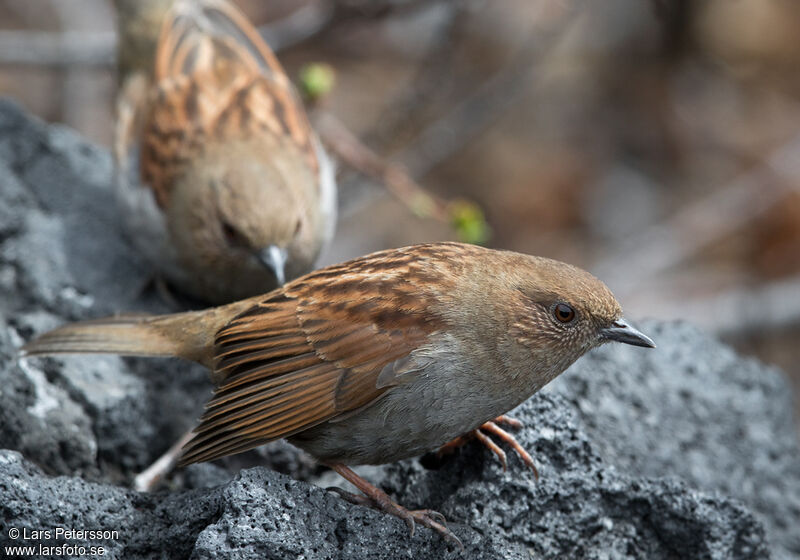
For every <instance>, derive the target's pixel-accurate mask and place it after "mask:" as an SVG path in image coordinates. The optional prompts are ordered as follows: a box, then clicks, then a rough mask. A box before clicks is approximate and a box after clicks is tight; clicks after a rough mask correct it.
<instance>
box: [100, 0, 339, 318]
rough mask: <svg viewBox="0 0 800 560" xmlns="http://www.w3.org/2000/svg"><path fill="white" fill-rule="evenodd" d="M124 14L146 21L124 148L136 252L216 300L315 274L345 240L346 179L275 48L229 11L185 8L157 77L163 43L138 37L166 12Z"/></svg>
mask: <svg viewBox="0 0 800 560" xmlns="http://www.w3.org/2000/svg"><path fill="white" fill-rule="evenodd" d="M118 6H121V7H122V8H124V9H125V10H124V11H123V12H122V13H121V17H126V16H128V17H130V16H132V17H131V21H130V22H129V23H127V24H126V25H123V26H122V27H123V30H124V29H129V30H130V33H127V34H126V33H122V37H123V47H122V48H121V50H120V72H121V76H120V78H121V92H120V96H119V100H118V120H117V127H116V131H115V150H114V151H115V156H116V161H117V172H118V173H117V175H118V182H119V189H118V190H119V192H120V201H121V208H122V212H123V217H124V221H125V223H126V225H127V227H128V229H129V231H130V232H131V238H132V239H133V241H134V242H135V244H136V245H137V246H138V247H139V248H140V250H141V251H142V252H143V253H144V254H145V255H147V256H148V257H149V259H150V260H151V261H152V262H153V263H155V265H156V266H157V268H158V269H159V270H160V271H161V272H162V273H163V274H164V275H165V276H166V278H167V279H168V280H169V281H170V282H172V283H173V284H175V285H176V286H178V287H179V288H180V289H181V290H182V291H184V292H186V293H188V294H189V295H191V296H194V297H196V298H200V299H202V300H205V301H209V302H216V303H223V302H228V301H232V300H235V299H241V298H244V297H247V296H250V295H254V294H258V293H263V292H265V291H268V290H270V289H272V288H274V287H275V286H278V285H280V284H282V283H283V282H284V281H285V280H286V279H290V278H294V277H296V276H298V275H300V274H303V273H305V272H308V271H309V270H311V269H312V268H313V265H314V263H315V261H316V259H317V257H318V255H319V253H320V251H321V249H322V248H323V246H324V245H325V244H326V243H327V242H328V241H329V240H330V239H331V237H332V235H333V230H334V224H335V208H336V186H335V179H334V173H333V168H332V165H331V162H330V161H329V160H328V158H327V156H326V155H325V153H324V151H323V149H322V147H321V145H320V142H319V140H318V138H317V137H316V135H315V134H314V132H313V131H312V129H311V127H310V125H309V123H308V119H307V118H306V115H305V113H304V110H303V107H302V103H301V101H300V99H299V98H298V96H297V95H296V93H295V91H294V90H293V88H292V85H291V83H290V81H289V79H288V78H287V77H286V74H285V72H284V71H283V69H282V68H281V66H280V64H279V63H278V61H277V59H276V58H275V56H274V54H273V53H272V51H271V50H270V49H269V47H268V46H267V45H266V43H265V42H264V41H263V40H262V39H261V37H260V36H259V35H258V33H257V31H256V30H255V29H254V28H253V26H252V25H251V24H250V23H249V22H248V21H247V19H246V18H245V16H244V15H243V14H242V13H240V12H239V11H238V9H236V8H235V7H234V6H233V5H231V4H230V3H229V2H227V1H225V0H198V1H195V2H192V1H188V0H180V1H178V2H176V3H175V5H174V6H172V7H171V8H170V9H169V10H168V11H167V12H166V15H165V16H164V22H163V25H162V27H161V32H160V35H159V37H158V44H157V49H156V52H155V58H154V64H153V67H152V72H151V70H150V68H149V67H148V65H147V64H146V63H144V62H143V60H145V59H146V57H144V56H143V54H142V52H143V51H144V52H146V51H147V47H148V45H149V44H151V41H152V40H151V38H150V37H148V36H147V34H146V33H145V34H142V33H137V32H136V30H137V29H139V28H140V27H141V28H144V29H147V26H148V25H152V21H151V20H153V19H154V18H158V16H159V14H160V13H161V12H162V11H163V10H165V9H166V5H165V3H164V2H163V1H159V0H155V1H150V2H144V3H141V4H140V5H139V8H138V9H140V10H141V11H140V12H137V11H136V10H137V8H136V5H131V4H130V3H129V2H126V1H125V0H120V1H119V2H118ZM132 6H133V7H132ZM137 18H138V19H137ZM139 20H141V21H139ZM137 22H138V23H137ZM128 35H130V36H131V37H132V39H130V40H129V41H128V42H129V43H130V45H129V46H128V48H126V47H125V46H124V45H125V37H126V36H128ZM134 39H135V40H134Z"/></svg>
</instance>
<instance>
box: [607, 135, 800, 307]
mask: <svg viewBox="0 0 800 560" xmlns="http://www.w3.org/2000/svg"><path fill="white" fill-rule="evenodd" d="M798 178H800V134H798V135H797V136H795V137H794V138H792V140H790V141H789V142H788V143H786V144H784V145H783V146H782V147H781V148H779V149H777V150H776V151H775V152H774V153H773V154H772V155H771V156H770V157H769V159H768V160H767V161H766V162H765V163H764V164H763V165H761V166H759V167H758V168H756V169H754V170H752V171H750V172H748V173H745V174H743V175H741V176H739V177H737V178H736V179H735V180H733V181H732V182H731V183H730V184H728V185H726V186H724V187H721V188H718V189H716V190H715V191H714V193H713V194H711V195H709V196H707V197H705V198H703V199H701V200H699V201H696V202H695V203H694V204H692V205H691V206H689V207H687V208H684V209H683V210H681V211H679V212H678V213H676V214H675V215H674V216H672V217H671V218H668V219H667V220H665V221H663V222H661V223H659V224H656V225H654V226H651V227H650V228H649V229H648V230H647V231H645V232H643V233H641V234H639V235H636V236H635V237H634V238H632V239H630V241H629V242H627V243H624V244H623V245H622V246H621V247H619V248H618V250H617V251H615V253H614V254H613V255H612V256H611V257H608V258H606V259H604V260H603V261H601V262H600V263H598V264H597V265H596V266H595V267H593V269H594V270H595V271H596V272H597V274H598V275H599V276H600V277H602V278H604V279H605V280H607V282H608V283H609V285H612V286H614V290H615V292H616V293H618V295H622V294H626V293H629V292H632V291H634V289H635V287H636V286H637V285H642V284H645V283H646V282H647V281H648V280H649V279H651V278H654V277H655V276H656V275H658V274H659V273H661V272H664V271H666V270H667V269H669V268H672V267H674V266H675V265H677V264H679V263H681V262H683V261H685V260H686V259H688V258H689V257H691V256H693V255H696V254H697V253H699V252H700V251H701V250H702V249H703V248H705V247H708V246H709V245H710V244H711V243H713V242H714V241H717V240H719V239H721V238H723V237H725V236H726V235H729V234H730V233H732V232H734V231H736V230H737V229H739V228H741V227H742V226H743V225H745V224H747V223H749V222H752V221H753V220H755V219H756V218H758V217H759V216H760V215H762V214H763V213H765V212H766V211H768V210H769V209H770V208H772V207H774V206H775V204H777V203H778V202H780V201H781V200H783V198H784V197H785V196H786V194H787V193H789V192H792V190H794V189H797V184H798Z"/></svg>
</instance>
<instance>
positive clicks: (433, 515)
mask: <svg viewBox="0 0 800 560" xmlns="http://www.w3.org/2000/svg"><path fill="white" fill-rule="evenodd" d="M328 466H329V467H330V468H332V469H333V470H335V471H336V472H337V473H339V475H341V477H342V478H344V479H345V480H347V481H348V482H350V483H351V484H352V485H353V486H355V487H356V488H358V489H359V490H360V491H361V492H363V494H364V495H363V496H359V495H358V494H353V493H352V492H347V491H346V490H342V489H341V488H329V490H333V491H335V492H336V493H337V494H339V495H340V496H341V497H342V498H344V499H345V500H347V501H348V502H350V503H353V504H356V505H361V506H367V507H372V508H374V509H378V510H380V511H383V512H385V513H388V514H390V515H394V516H395V517H399V518H400V519H402V520H403V521H405V523H406V525H407V526H408V529H409V531H410V532H411V536H414V528H415V527H416V524H417V523H419V524H420V525H422V526H423V527H427V528H429V529H432V530H434V531H436V532H437V533H439V534H440V535H441V536H442V537H443V538H444V539H445V540H446V541H449V542H451V543H453V544H454V545H456V546H457V547H458V548H459V549H461V550H462V551H463V550H464V545H463V543H462V542H461V540H460V539H459V538H458V537H457V536H455V534H454V533H453V532H452V531H451V530H450V529H448V528H447V524H446V520H445V517H444V515H442V514H441V513H439V512H438V511H434V510H432V509H415V510H409V509H406V508H404V507H403V506H401V505H400V504H398V503H397V502H395V501H394V500H392V499H391V498H390V497H389V495H388V494H387V493H386V492H384V491H383V490H381V489H380V488H378V487H377V486H373V485H372V484H370V483H369V482H367V481H366V480H364V479H363V478H361V477H360V476H358V475H357V474H356V473H355V472H354V471H353V470H352V469H350V468H349V467H347V466H345V465H342V464H340V463H332V464H329V465H328Z"/></svg>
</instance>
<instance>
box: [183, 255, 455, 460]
mask: <svg viewBox="0 0 800 560" xmlns="http://www.w3.org/2000/svg"><path fill="white" fill-rule="evenodd" d="M378 267H380V263H379V264H378ZM401 268H402V267H401ZM348 271H349V272H350V274H342V273H341V271H338V270H337V269H336V268H335V267H333V268H328V269H325V270H322V271H319V272H317V273H312V274H311V275H309V276H307V277H305V278H303V279H300V280H298V281H295V282H293V283H291V284H289V285H287V286H286V287H285V288H284V289H282V290H280V291H277V292H273V295H271V296H270V297H268V298H267V299H265V300H264V301H262V302H261V303H258V304H257V305H254V306H253V307H252V308H251V309H249V310H247V311H245V312H244V313H242V314H240V315H239V316H238V317H236V318H235V319H234V320H233V321H231V322H230V323H229V324H228V325H227V326H226V327H224V328H223V329H221V330H220V331H219V333H218V335H217V339H216V343H217V346H216V358H217V365H216V371H215V375H216V381H217V383H218V388H217V390H216V392H215V395H214V397H213V399H212V400H211V401H210V402H209V403H208V405H207V410H206V412H205V414H204V416H203V418H202V420H201V423H200V426H199V427H198V428H197V429H196V430H195V431H196V435H195V437H194V439H193V440H192V441H191V442H189V444H188V445H187V447H186V449H185V452H184V456H183V458H182V463H183V464H187V463H193V462H198V461H207V460H212V459H215V458H219V457H222V456H225V455H230V454H234V453H238V452H241V451H245V450H247V449H251V448H253V447H256V446H258V445H261V444H263V443H266V442H268V441H271V440H274V439H278V438H284V437H288V436H290V435H292V434H295V433H298V432H301V431H303V430H306V429H308V428H310V427H312V426H314V425H316V424H319V423H321V422H325V421H327V420H331V419H335V418H336V417H337V416H339V415H342V414H345V413H347V412H348V411H353V410H356V409H357V408H359V407H362V406H365V405H367V404H369V403H371V402H373V401H374V400H376V399H377V398H379V397H380V396H381V395H382V394H383V393H384V392H385V391H387V390H388V389H389V388H390V387H391V386H392V385H393V384H396V383H397V382H399V380H400V379H401V378H402V377H403V375H404V374H405V373H406V371H407V370H408V368H413V364H409V363H408V362H409V360H408V359H407V357H408V356H409V354H410V353H411V352H412V351H413V350H414V349H416V348H419V347H420V346H422V345H423V344H425V342H426V341H427V340H428V337H429V335H430V333H431V332H433V331H435V330H437V329H439V328H440V327H441V324H440V322H439V321H438V320H437V319H436V318H435V317H433V316H432V314H431V311H430V310H429V309H428V307H427V305H425V301H423V296H421V295H420V290H419V287H418V285H416V284H415V282H414V278H413V274H408V272H407V269H406V272H405V273H399V274H398V273H397V272H396V271H392V272H385V273H384V274H383V275H379V274H370V273H369V269H367V273H365V271H364V270H361V271H359V270H358V268H357V267H355V266H354V265H353V263H351V264H350V265H349V267H348ZM382 373H383V375H382Z"/></svg>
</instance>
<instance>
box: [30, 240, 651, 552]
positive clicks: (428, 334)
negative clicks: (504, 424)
mask: <svg viewBox="0 0 800 560" xmlns="http://www.w3.org/2000/svg"><path fill="white" fill-rule="evenodd" d="M621 313H622V311H621V309H620V306H619V304H618V303H617V301H616V299H614V296H613V295H612V294H611V292H610V291H609V290H608V288H607V287H606V286H605V285H604V284H603V283H602V282H601V281H599V280H598V279H597V278H595V277H594V276H592V275H591V274H589V273H587V272H585V271H583V270H581V269H579V268H576V267H574V266H570V265H568V264H564V263H561V262H557V261H553V260H549V259H544V258H539V257H532V256H528V255H522V254H518V253H512V252H507V251H496V250H491V249H485V248H481V247H477V246H473V245H463V244H458V243H435V244H429V245H416V246H412V247H406V248H402V249H392V250H388V251H382V252H378V253H374V254H371V255H368V256H366V257H362V258H358V259H355V260H352V261H349V262H345V263H343V264H339V265H335V266H329V267H327V268H323V269H321V270H318V271H315V272H312V273H310V274H308V275H306V276H303V277H301V278H298V279H296V280H294V281H292V282H289V283H288V284H286V285H285V286H283V287H282V288H279V289H276V290H274V291H272V292H270V293H268V294H266V295H263V296H259V297H255V298H250V299H248V300H244V301H241V302H237V303H233V304H229V305H226V306H222V307H217V308H213V309H208V310H204V311H196V312H189V313H181V314H176V315H165V316H157V317H156V316H151V317H145V318H142V317H131V318H125V317H115V318H109V319H101V320H98V321H90V322H85V323H77V324H74V325H67V326H64V327H61V328H59V329H56V330H54V331H52V332H49V333H47V334H44V335H42V336H41V337H40V338H38V339H36V340H34V341H33V342H31V343H29V344H28V345H26V346H25V347H24V349H23V351H24V352H25V353H26V354H28V355H38V354H57V353H64V352H112V353H120V354H128V355H148V356H180V357H183V358H186V359H189V360H195V361H197V362H200V363H202V364H205V365H206V366H208V367H209V368H211V370H212V372H213V373H212V378H213V380H214V382H215V384H216V386H217V388H216V391H215V394H214V397H213V398H212V399H211V401H210V402H209V403H208V405H207V409H206V412H205V414H204V415H203V418H202V421H201V423H200V425H199V427H198V428H197V429H196V430H195V435H194V438H193V439H192V440H191V441H190V442H189V443H188V444H187V446H186V447H185V448H184V454H183V458H182V463H183V464H188V463H194V462H197V461H210V460H212V459H216V458H219V457H223V456H225V455H230V454H234V453H239V452H241V451H245V450H247V449H251V448H253V447H256V446H258V445H261V444H263V443H266V442H268V441H271V440H274V439H278V438H288V440H289V441H290V442H291V443H293V444H295V445H297V446H298V447H300V448H302V449H304V450H306V451H307V452H308V453H310V454H311V455H313V456H314V457H315V458H317V459H318V460H319V461H321V462H323V463H325V464H327V465H330V466H331V467H333V468H334V469H335V470H336V471H337V472H339V473H340V474H342V475H343V476H344V477H345V478H347V479H348V480H350V481H351V482H353V483H354V484H355V485H356V486H357V487H358V488H359V489H361V490H362V491H363V492H364V493H365V494H366V495H367V496H368V497H369V500H370V501H371V502H372V503H373V505H377V506H378V507H380V508H381V509H383V510H385V511H387V512H389V513H392V514H395V515H398V516H400V517H402V518H403V519H405V520H406V521H407V522H409V524H410V525H411V526H412V527H413V522H414V521H417V522H420V523H422V524H423V525H426V526H428V527H431V528H434V529H436V530H438V531H440V532H441V533H443V534H444V535H446V536H447V537H448V538H450V539H455V537H454V536H453V535H452V533H450V532H449V531H448V530H447V529H446V528H445V527H444V526H443V524H442V523H441V517H440V515H439V514H436V513H435V512H431V511H428V510H422V511H413V512H412V511H408V510H406V509H404V508H402V507H401V506H399V505H397V504H395V503H394V502H392V501H391V500H390V499H389V497H388V496H387V495H386V494H385V493H383V492H382V491H381V490H379V489H377V488H375V487H374V486H371V485H369V483H367V482H366V481H365V480H363V479H361V478H359V477H358V476H357V475H356V474H355V473H354V472H353V471H351V470H350V469H349V468H348V467H347V466H346V465H354V464H355V465H357V464H364V463H373V464H375V463H386V462H390V461H396V460H398V459H403V458H406V457H412V456H415V455H419V454H421V453H424V452H426V451H429V450H432V449H436V448H439V447H441V446H443V445H445V444H447V442H449V441H451V440H453V439H454V438H456V440H458V439H459V436H462V435H463V434H466V433H474V434H475V435H476V436H477V435H478V434H480V435H481V436H483V438H481V439H482V441H483V440H484V439H485V440H487V441H484V442H485V443H487V445H490V447H491V446H494V447H495V448H497V449H498V450H499V447H497V446H496V444H494V443H493V442H491V440H489V439H488V437H487V436H486V433H485V432H487V431H488V432H489V433H493V434H494V435H500V436H501V438H502V439H506V440H507V441H508V442H509V443H511V444H512V445H513V446H515V450H516V451H517V452H518V453H520V455H521V456H522V457H523V459H526V462H528V463H529V464H530V465H531V466H532V461H530V458H529V456H527V453H525V452H524V450H522V449H521V447H520V446H519V444H517V443H516V442H515V441H514V440H513V437H512V436H510V435H509V434H507V433H505V432H504V431H503V430H502V429H500V428H499V427H498V426H497V425H496V424H494V423H492V422H491V421H492V420H493V419H495V418H496V417H498V416H499V415H502V414H503V413H505V412H506V411H508V410H511V409H512V408H514V407H515V406H517V405H519V404H520V403H522V402H523V401H524V400H526V399H527V398H528V397H530V396H531V395H532V394H533V393H535V392H536V391H538V390H539V389H541V388H542V387H543V386H544V385H545V384H546V383H548V382H549V381H551V380H552V379H553V378H554V377H556V376H557V375H558V374H560V373H561V372H562V371H564V370H565V369H566V368H567V367H568V366H569V365H570V364H571V363H572V362H574V361H575V360H576V359H577V358H579V357H580V356H581V355H582V354H583V353H584V352H586V351H587V350H589V349H590V348H592V347H595V346H598V345H600V344H602V343H604V342H609V341H618V342H624V343H627V344H633V345H636V346H645V347H653V346H654V345H653V342H652V341H651V340H650V339H649V338H648V337H646V336H645V335H643V334H641V333H640V332H638V331H637V330H635V329H634V328H633V327H632V326H630V325H629V324H628V323H626V322H625V321H624V320H623V319H622V318H621ZM501 420H506V421H508V420H507V419H505V418H501ZM362 500H363V498H362Z"/></svg>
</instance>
